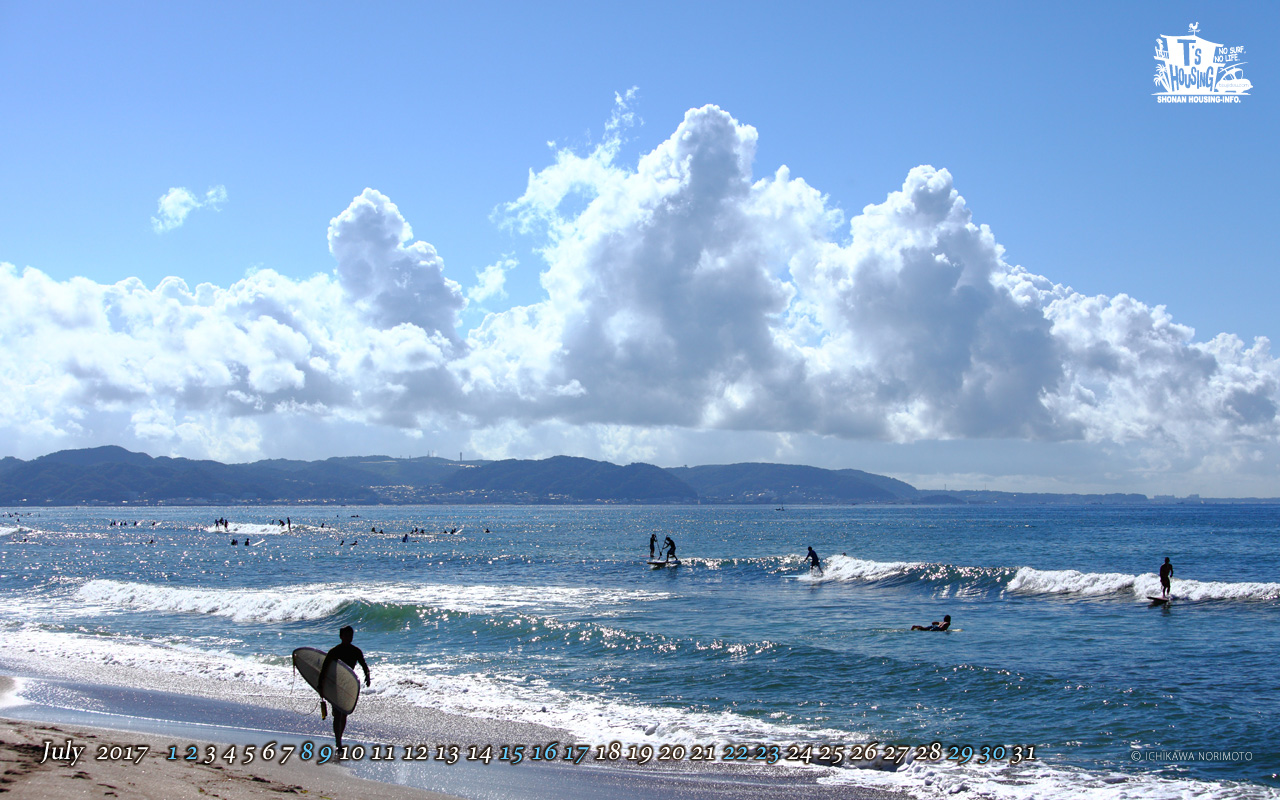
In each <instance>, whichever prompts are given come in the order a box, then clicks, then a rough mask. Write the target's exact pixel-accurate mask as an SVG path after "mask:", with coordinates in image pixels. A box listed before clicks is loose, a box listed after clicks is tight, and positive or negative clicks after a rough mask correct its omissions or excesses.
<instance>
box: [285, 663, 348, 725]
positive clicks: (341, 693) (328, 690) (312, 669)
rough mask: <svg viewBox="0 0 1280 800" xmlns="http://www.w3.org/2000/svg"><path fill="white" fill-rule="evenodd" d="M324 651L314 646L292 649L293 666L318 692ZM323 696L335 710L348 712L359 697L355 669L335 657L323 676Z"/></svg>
mask: <svg viewBox="0 0 1280 800" xmlns="http://www.w3.org/2000/svg"><path fill="white" fill-rule="evenodd" d="M324 656H325V652H324V651H323V650H317V649H316V648H314V647H299V648H298V649H297V650H294V651H293V668H294V669H296V670H298V674H299V675H301V676H302V679H303V680H304V681H306V682H307V683H308V684H310V685H311V688H312V689H315V690H316V692H317V693H319V692H320V668H321V667H322V666H324ZM323 696H324V698H325V699H326V700H328V701H329V702H330V703H331V704H332V705H333V707H334V709H335V710H337V711H341V712H342V713H344V714H350V713H351V712H352V711H354V710H355V708H356V702H357V701H359V699H360V679H359V678H357V677H356V673H355V670H353V669H351V667H349V666H347V665H346V663H345V662H343V661H342V660H341V659H337V658H335V659H334V660H333V664H332V665H331V666H330V669H329V674H328V675H326V676H325V681H324V692H323Z"/></svg>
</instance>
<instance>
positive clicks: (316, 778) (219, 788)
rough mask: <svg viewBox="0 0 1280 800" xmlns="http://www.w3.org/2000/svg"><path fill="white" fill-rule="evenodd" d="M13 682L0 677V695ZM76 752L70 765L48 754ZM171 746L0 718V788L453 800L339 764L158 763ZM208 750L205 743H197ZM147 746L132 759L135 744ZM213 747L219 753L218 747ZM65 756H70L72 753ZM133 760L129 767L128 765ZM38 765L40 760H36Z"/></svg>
mask: <svg viewBox="0 0 1280 800" xmlns="http://www.w3.org/2000/svg"><path fill="white" fill-rule="evenodd" d="M12 688H13V680H12V679H11V678H8V677H4V676H0V696H2V695H5V694H7V693H9V692H10V691H11V690H12ZM68 743H71V744H72V747H73V748H78V747H84V750H83V751H79V754H78V757H76V758H75V761H74V763H73V762H72V761H71V760H69V759H67V758H65V756H64V758H62V759H58V760H55V758H53V757H49V756H50V755H51V754H56V753H57V752H62V753H66V750H65V748H66V745H67V744H68ZM170 744H172V742H171V741H170V740H168V739H166V738H165V737H160V736H155V735H150V734H146V735H139V734H138V733H137V732H134V731H119V730H110V729H105V728H86V727H79V726H68V725H60V724H51V723H39V722H25V721H21V720H13V719H4V718H0V761H2V762H3V770H2V772H3V774H2V775H0V791H3V792H4V793H5V794H6V796H8V797H11V798H14V800H64V798H65V799H68V800H69V799H70V798H82V797H84V798H88V797H120V798H144V799H145V800H152V798H154V800H185V799H186V798H209V797H217V798H224V800H257V798H279V797H287V796H289V795H301V796H304V797H315V798H352V797H359V798H365V799H366V800H455V799H454V798H452V797H451V796H450V795H445V794H440V793H438V792H429V791H425V790H422V789H415V788H412V787H409V786H399V785H395V784H385V783H379V782H377V781H369V780H364V779H362V778H358V777H355V776H353V775H352V774H351V773H350V772H349V771H348V770H347V769H346V768H345V767H343V766H341V765H339V764H326V765H324V766H315V765H312V764H302V763H295V764H283V765H281V764H278V763H275V762H262V761H259V762H258V763H257V764H256V765H254V766H252V767H248V766H228V765H225V764H220V763H217V762H215V763H213V764H207V765H206V764H198V763H187V762H185V761H182V760H177V761H169V760H167V759H166V757H165V756H166V753H167V752H168V747H169V745H170ZM200 744H201V745H208V744H212V743H203V742H202V743H200ZM139 745H147V746H148V747H149V750H148V751H147V753H146V755H143V756H139V755H137V753H138V746H139ZM104 747H105V748H106V750H105V753H106V754H107V755H108V756H110V755H111V754H112V748H113V747H122V748H130V752H131V757H123V756H122V757H117V758H114V759H112V758H98V757H97V756H98V755H99V753H100V752H103V751H101V750H100V748H104ZM219 749H221V748H219ZM72 752H73V753H74V752H76V751H74V750H73V751H72ZM135 760H136V763H135ZM42 762H43V763H42Z"/></svg>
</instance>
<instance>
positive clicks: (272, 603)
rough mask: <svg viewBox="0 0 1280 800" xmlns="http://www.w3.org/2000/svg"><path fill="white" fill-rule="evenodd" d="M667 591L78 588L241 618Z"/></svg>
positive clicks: (521, 604)
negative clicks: (361, 605) (367, 606)
mask: <svg viewBox="0 0 1280 800" xmlns="http://www.w3.org/2000/svg"><path fill="white" fill-rule="evenodd" d="M670 596H671V595H670V594H668V593H665V592H648V591H640V590H616V589H615V590H610V589H591V588H575V587H557V586H550V587H548V586H537V587H534V586H494V585H478V586H462V585H447V584H409V583H385V584H368V585H364V586H352V585H350V584H336V583H335V584H306V585H293V586H281V587H276V588H273V589H204V588H192V587H178V586H164V585H158V584H150V583H133V582H127V581H113V580H93V581H89V582H88V583H86V584H84V585H83V586H81V587H80V588H79V590H78V591H77V592H76V599H77V600H79V601H80V602H82V603H84V604H85V605H86V606H88V608H87V609H86V610H90V611H92V610H98V611H109V610H112V609H121V608H126V609H140V610H145V611H162V612H163V611H169V612H180V613H191V614H215V615H218V616H224V617H230V618H231V619H234V620H236V621H237V622H288V621H294V620H309V619H323V618H324V617H328V616H331V615H333V614H335V613H337V612H338V611H340V610H341V609H342V608H343V607H344V606H345V605H347V604H348V603H353V602H365V603H385V604H396V605H414V606H426V607H431V608H439V609H446V610H449V611H460V612H466V613H493V612H500V611H513V610H528V611H557V610H564V609H576V608H583V607H594V608H599V607H607V606H617V605H623V604H626V603H630V602H635V601H646V600H658V599H662V598H665V597H670Z"/></svg>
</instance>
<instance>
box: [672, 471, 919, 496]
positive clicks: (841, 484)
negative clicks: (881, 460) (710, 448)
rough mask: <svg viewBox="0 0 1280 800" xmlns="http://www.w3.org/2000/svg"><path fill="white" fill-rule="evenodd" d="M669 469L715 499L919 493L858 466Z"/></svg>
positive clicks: (703, 494)
mask: <svg viewBox="0 0 1280 800" xmlns="http://www.w3.org/2000/svg"><path fill="white" fill-rule="evenodd" d="M667 471H668V472H670V473H671V474H672V475H675V476H676V477H678V478H680V479H681V480H683V481H684V482H685V483H687V484H689V485H690V486H692V487H693V488H694V489H696V490H697V492H698V496H699V497H701V498H702V499H703V501H704V502H714V503H892V502H912V501H915V500H916V499H917V498H918V496H919V492H917V491H916V489H915V487H914V486H912V485H911V484H908V483H903V482H902V481H899V480H894V479H893V478H886V477H885V476H883V475H873V474H871V473H870V472H863V471H861V470H856V469H841V470H830V469H820V468H818V467H805V466H798V465H795V464H757V463H749V464H727V465H722V466H705V467H677V468H674V469H669V470H667Z"/></svg>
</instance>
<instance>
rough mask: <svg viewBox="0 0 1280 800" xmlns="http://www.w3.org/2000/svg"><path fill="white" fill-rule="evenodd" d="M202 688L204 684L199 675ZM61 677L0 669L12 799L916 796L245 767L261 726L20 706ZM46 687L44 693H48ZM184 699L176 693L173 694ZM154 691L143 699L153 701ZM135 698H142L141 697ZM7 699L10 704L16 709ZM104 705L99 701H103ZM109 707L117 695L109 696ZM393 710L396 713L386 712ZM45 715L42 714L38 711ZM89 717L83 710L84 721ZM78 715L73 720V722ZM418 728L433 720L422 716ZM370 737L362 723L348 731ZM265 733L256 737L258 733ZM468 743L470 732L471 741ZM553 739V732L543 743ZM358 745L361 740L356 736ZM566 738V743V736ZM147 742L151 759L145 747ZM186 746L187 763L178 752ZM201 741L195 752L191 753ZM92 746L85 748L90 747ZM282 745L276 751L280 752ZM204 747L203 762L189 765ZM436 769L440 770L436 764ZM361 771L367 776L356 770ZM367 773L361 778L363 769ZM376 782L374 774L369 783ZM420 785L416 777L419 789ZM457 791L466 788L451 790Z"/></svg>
mask: <svg viewBox="0 0 1280 800" xmlns="http://www.w3.org/2000/svg"><path fill="white" fill-rule="evenodd" d="M194 683H197V684H198V682H194ZM52 685H53V684H44V683H43V681H42V680H41V679H30V678H20V679H18V680H16V681H15V679H14V678H11V677H7V676H3V675H0V758H2V759H3V760H4V762H5V763H4V768H3V776H0V792H5V793H6V794H7V796H10V797H14V798H38V799H40V800H43V799H45V798H48V799H49V800H54V799H57V800H61V798H80V797H84V798H88V797H120V798H155V799H156V800H168V799H170V798H198V797H218V798H225V800H242V799H243V800H248V799H250V798H267V797H273V798H276V797H280V796H282V795H283V796H288V795H300V796H304V797H318V798H368V799H369V800H449V798H505V797H520V798H528V797H538V798H541V797H556V798H562V799H563V798H571V799H572V800H586V799H587V798H627V800H653V799H656V798H668V797H682V798H708V799H709V800H731V798H734V799H736V798H741V797H751V798H759V799H760V800H796V799H797V798H801V799H806V800H807V799H808V798H815V799H816V798H859V800H909V798H908V797H907V795H905V794H901V793H897V792H886V791H882V790H877V789H870V788H864V787H858V788H855V787H850V786H843V787H836V786H823V785H819V784H816V783H814V782H813V779H812V776H810V775H806V776H801V775H800V774H798V773H791V774H788V773H766V772H763V771H756V770H750V769H748V770H744V769H742V768H736V767H727V766H725V765H706V766H705V767H700V768H696V769H690V768H686V767H680V768H674V769H641V768H635V767H629V766H590V765H586V764H584V765H581V766H564V765H557V766H539V765H531V764H526V765H524V766H519V767H515V766H510V765H498V764H495V765H493V766H479V765H474V764H473V765H467V764H460V765H458V766H456V767H454V766H449V767H441V766H440V765H439V764H433V763H431V762H422V763H412V764H406V763H403V760H402V759H398V760H395V761H392V760H388V762H389V763H386V764H375V763H373V762H372V760H371V759H368V758H367V757H366V758H365V759H363V760H361V761H358V762H356V761H348V762H342V763H337V762H330V763H327V764H318V763H316V762H317V759H316V758H315V757H314V756H313V757H312V758H311V760H309V761H302V760H300V759H298V758H294V759H293V761H292V763H286V764H281V763H279V755H278V754H277V756H276V757H275V760H268V761H264V760H262V759H257V760H255V761H254V763H253V764H252V765H249V764H246V763H243V762H244V752H245V750H244V747H245V742H246V741H260V740H261V741H260V743H259V745H258V748H259V750H261V745H262V743H265V739H264V738H263V736H262V731H261V730H254V729H252V728H250V727H248V726H246V727H244V728H223V729H221V730H220V731H219V730H217V729H213V728H208V727H206V728H203V730H205V731H206V732H208V731H210V730H212V731H214V732H215V733H217V734H219V735H209V736H205V737H200V736H199V735H198V733H197V735H192V732H193V730H194V731H200V730H202V728H201V727H200V723H198V722H195V723H193V722H190V721H187V722H183V721H180V720H175V721H174V722H172V724H164V723H162V724H161V725H160V729H157V728H156V727H155V722H156V721H155V719H154V718H153V719H152V720H151V725H150V726H144V727H142V728H139V727H136V726H134V725H133V724H131V722H130V721H129V720H127V719H126V718H123V717H120V716H113V715H112V714H110V713H107V714H104V716H103V717H102V718H104V719H107V720H116V723H117V724H115V725H114V726H98V725H90V724H83V723H82V722H81V721H80V720H81V719H82V718H83V717H84V712H75V711H72V710H69V709H67V708H65V707H58V706H51V705H40V704H38V703H37V704H31V703H18V704H14V702H13V701H14V693H15V689H19V688H22V687H24V686H25V687H27V689H29V690H32V692H33V693H34V694H37V695H38V694H40V693H41V692H42V691H45V690H47V689H48V687H49V686H52ZM75 685H76V686H78V687H79V688H80V689H82V690H83V689H86V688H92V689H93V690H95V691H101V692H102V693H103V695H102V697H104V698H106V697H108V696H109V695H110V694H112V693H122V695H130V694H132V692H135V691H138V690H128V689H121V687H118V686H114V687H113V686H105V685H98V684H75ZM39 687H44V688H39ZM167 696H174V695H167ZM155 699H156V698H155V697H151V698H144V700H143V702H150V703H154V702H155ZM130 702H134V703H136V702H138V700H137V699H136V698H135V699H134V700H132V701H130ZM184 702H190V703H194V704H197V705H196V706H193V708H195V709H196V711H195V712H194V713H195V715H196V716H198V715H199V714H200V713H208V712H207V709H206V710H203V711H202V710H201V708H202V707H200V706H199V705H198V704H199V703H200V702H201V699H200V698H199V697H198V696H196V695H190V696H187V697H186V698H185V699H184ZM6 703H7V705H6ZM94 704H96V703H90V704H89V705H94ZM108 705H109V701H108ZM383 710H384V711H390V709H389V708H384V709H383ZM33 715H34V716H37V717H39V719H33V718H32V716H33ZM77 715H79V716H77ZM68 720H72V721H68ZM419 724H424V721H423V720H421V719H420V720H419ZM425 724H426V726H427V727H430V728H431V729H433V730H435V731H437V732H442V731H446V730H447V731H448V733H447V734H442V735H440V736H435V737H432V738H431V739H425V740H427V741H431V740H435V741H444V740H446V739H449V740H452V739H454V738H455V737H457V736H462V737H479V740H481V741H484V740H486V739H487V740H489V741H500V740H501V739H502V738H504V737H507V738H511V737H519V736H521V735H524V736H525V737H526V740H530V741H532V740H534V739H528V738H527V737H530V736H536V735H539V734H541V735H543V736H546V737H550V736H555V735H558V734H562V733H563V732H556V731H553V730H552V729H539V728H538V727H537V726H529V725H514V726H512V724H511V723H505V722H501V721H498V720H476V719H466V718H457V717H452V716H451V715H433V716H432V719H430V720H429V721H426V722H425ZM360 727H362V728H363V730H364V733H365V734H366V735H364V736H361V737H360V738H359V740H363V741H367V742H370V743H372V742H373V741H377V737H376V736H369V735H368V734H369V733H373V732H375V731H377V730H378V727H379V726H377V725H370V724H369V723H367V722H366V723H365V724H364V725H362V726H360ZM322 730H323V729H322V728H320V726H318V725H317V726H315V730H314V733H309V734H307V736H308V738H311V739H313V740H314V743H315V746H316V747H317V748H319V747H320V746H321V745H322V744H324V743H329V741H330V740H328V739H327V737H325V736H324V735H323V733H322V732H321V731H322ZM353 732H354V733H360V730H359V729H358V728H355V726H353V727H352V728H349V729H348V733H349V734H351V733H353ZM255 735H256V736H258V739H254V738H252V737H253V736H255ZM463 740H464V741H465V738H464V739H463ZM542 740H543V741H546V740H547V739H546V738H543V739H542ZM351 741H357V740H355V739H352V740H351ZM562 741H563V740H562ZM299 742H300V739H298V738H297V737H294V738H292V739H290V738H288V737H287V736H284V735H281V736H280V737H279V740H278V744H277V747H280V746H282V745H285V744H290V743H291V744H294V745H295V746H297V745H298V744H299ZM140 745H145V746H146V747H147V748H148V749H147V751H146V753H145V754H142V753H141V752H140V749H139V746H140ZM174 747H176V748H177V750H176V755H177V758H172V759H171V758H170V756H171V755H173V754H174V753H173V752H171V748H174ZM192 747H194V748H195V750H194V751H191V750H189V748H192ZM229 747H236V748H237V751H236V752H237V758H238V762H233V763H227V759H226V758H225V757H224V756H223V754H224V753H226V752H227V750H228V748H229ZM81 748H83V749H81ZM277 752H278V751H277ZM188 753H194V754H196V755H197V756H198V761H196V762H190V761H187V760H186V758H185V756H186V755H187V754H188ZM432 770H434V772H433V771H432ZM356 773H359V774H356ZM362 775H363V776H367V777H361V776H362ZM369 778H373V780H370V779H369ZM414 784H418V786H415V785H414ZM423 784H426V785H433V786H435V787H437V788H444V789H446V791H445V792H441V791H432V790H428V789H425V788H419V786H421V785H423ZM450 789H451V790H452V791H456V794H452V793H450V792H449V791H448V790H450Z"/></svg>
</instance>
